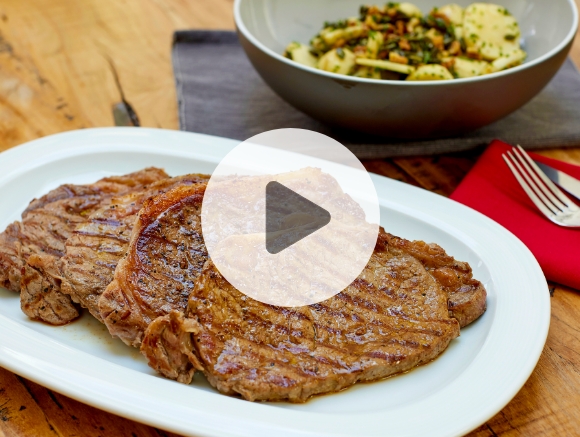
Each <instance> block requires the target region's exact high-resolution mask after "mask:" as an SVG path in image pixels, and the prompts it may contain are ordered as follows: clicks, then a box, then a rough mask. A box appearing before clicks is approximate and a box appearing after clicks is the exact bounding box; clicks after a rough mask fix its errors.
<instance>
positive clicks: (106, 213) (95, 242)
mask: <svg viewBox="0 0 580 437" xmlns="http://www.w3.org/2000/svg"><path fill="white" fill-rule="evenodd" d="M208 178H209V176H207V175H199V174H192V175H186V176H179V177H175V178H169V179H164V180H161V181H159V182H156V183H154V184H151V185H149V186H147V187H144V188H143V189H141V190H137V191H133V192H131V193H129V194H126V195H124V196H121V197H115V198H113V199H111V201H110V202H109V203H108V204H107V205H105V206H104V207H102V208H100V209H98V210H97V211H95V212H93V213H92V214H91V215H90V216H89V217H88V219H87V220H86V221H84V222H82V223H80V224H79V225H78V226H77V227H76V229H75V230H74V232H73V233H72V235H71V237H70V238H69V239H68V240H67V241H66V255H65V256H64V257H63V258H62V260H61V271H62V277H63V279H62V284H61V289H62V291H63V293H65V294H68V295H70V296H71V297H72V300H73V301H74V302H76V303H79V304H80V305H81V306H83V307H84V308H87V309H88V310H89V311H90V312H91V314H92V315H93V316H95V317H96V318H97V319H98V320H100V321H102V320H101V314H100V312H99V307H98V301H99V297H100V296H101V294H102V293H103V292H104V291H105V289H106V288H107V286H108V285H109V284H110V283H111V282H112V280H113V274H114V272H115V268H116V266H117V263H118V262H119V260H120V259H121V258H122V256H123V255H125V253H126V251H127V247H128V245H129V239H130V237H131V231H132V230H133V226H134V224H135V222H136V220H137V214H138V213H139V210H140V209H141V207H142V206H143V203H144V202H145V201H146V200H147V199H149V198H151V197H154V196H158V195H160V194H162V193H165V192H167V191H169V190H170V189H172V188H174V187H176V186H182V185H183V186H184V185H192V184H195V183H199V182H202V181H205V180H207V179H208Z"/></svg>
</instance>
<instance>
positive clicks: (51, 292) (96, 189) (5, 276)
mask: <svg viewBox="0 0 580 437" xmlns="http://www.w3.org/2000/svg"><path fill="white" fill-rule="evenodd" d="M167 177H168V176H167V174H166V173H165V172H164V171H163V170H160V169H156V168H149V169H145V170H142V171H139V172H136V173H132V174H129V175H126V176H119V177H109V178H104V179H101V180H100V181H98V182H96V183H94V184H90V185H63V186H61V187H59V188H57V189H55V190H53V191H51V192H50V193H48V194H46V195H45V196H43V197H41V198H40V199H35V200H33V201H32V202H31V203H30V205H29V207H28V208H27V209H26V211H24V213H23V214H22V221H21V222H15V223H13V224H12V225H10V226H9V227H8V228H7V230H6V231H5V232H4V233H3V234H2V235H1V236H0V284H2V285H4V286H6V287H7V288H9V289H11V290H13V291H21V307H22V310H23V311H24V313H25V314H27V315H28V316H29V317H31V318H33V319H37V320H42V321H45V322H47V323H50V324H54V325H61V324H65V323H68V322H70V321H71V320H73V319H75V318H76V317H77V316H78V311H77V308H76V307H75V306H74V304H73V303H72V302H71V300H70V298H69V297H68V296H66V295H64V294H62V293H61V291H60V269H59V265H58V264H59V263H58V260H59V258H60V257H62V256H63V255H64V250H65V247H64V243H65V241H66V239H67V238H68V237H69V236H70V235H71V232H72V230H73V229H74V227H75V226H76V225H77V224H78V223H81V222H83V221H85V220H86V217H87V216H88V215H89V214H90V213H91V212H92V211H94V210H95V209H97V208H99V207H101V206H102V205H103V204H105V203H106V202H108V201H110V199H111V198H112V197H113V196H115V195H121V194H125V193H128V192H130V191H132V190H135V189H140V188H142V187H143V186H144V185H147V184H150V183H153V182H156V181H158V180H161V179H164V178H167Z"/></svg>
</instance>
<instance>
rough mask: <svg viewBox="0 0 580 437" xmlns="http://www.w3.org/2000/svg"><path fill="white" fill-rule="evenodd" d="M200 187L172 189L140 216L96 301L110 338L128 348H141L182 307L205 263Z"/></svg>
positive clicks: (147, 204)
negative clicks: (162, 319)
mask: <svg viewBox="0 0 580 437" xmlns="http://www.w3.org/2000/svg"><path fill="white" fill-rule="evenodd" d="M205 187H206V183H199V184H195V185H189V186H179V187H176V188H174V189H172V190H170V191H168V192H167V193H164V194H161V195H159V196H157V197H154V198H152V199H149V200H147V201H146V202H145V203H144V205H143V208H142V209H141V211H140V212H139V215H138V218H137V222H136V224H135V227H134V229H133V233H132V236H131V242H130V246H129V249H128V251H127V255H126V256H125V257H124V258H123V259H121V261H120V262H119V264H118V265H117V269H116V270H115V275H114V280H113V282H111V284H110V285H109V286H108V287H107V289H106V290H105V292H104V293H103V294H102V295H101V297H100V299H99V311H100V314H101V318H102V320H103V322H104V323H105V324H106V326H107V328H108V329H109V332H110V333H111V334H112V335H113V336H117V337H119V338H120V339H121V340H123V341H124V342H125V343H126V344H128V345H133V346H139V345H140V344H141V339H142V337H143V333H144V332H145V329H147V326H148V325H149V323H151V321H152V320H154V319H156V318H157V317H159V316H163V315H166V314H168V313H169V312H170V311H171V310H174V309H177V310H180V311H183V310H184V309H185V307H186V305H187V299H188V296H189V294H190V292H191V290H192V289H193V286H194V283H195V281H196V279H197V277H198V276H199V273H200V272H201V269H202V267H203V265H204V263H205V262H206V260H207V258H208V255H207V250H206V248H205V244H204V241H203V237H202V235H201V220H200V213H201V204H202V199H203V194H204V192H205Z"/></svg>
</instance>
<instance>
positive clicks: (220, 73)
mask: <svg viewBox="0 0 580 437" xmlns="http://www.w3.org/2000/svg"><path fill="white" fill-rule="evenodd" d="M173 69H174V73H175V79H176V85H177V97H178V103H179V123H180V128H181V129H182V130H186V131H191V132H199V133H204V134H210V135H218V136H222V137H228V138H234V139H238V140H245V139H247V138H250V137H251V136H253V135H256V134H259V133H261V132H264V131H267V130H271V129H279V128H287V127H294V128H303V129H310V130H313V131H317V132H321V133H323V134H325V135H328V136H330V137H333V138H335V139H336V140H338V141H340V142H341V143H342V144H344V145H346V146H347V147H348V148H350V149H351V150H352V151H353V153H355V155H357V156H358V157H359V158H363V159H370V158H387V157H392V156H405V155H406V156H409V155H425V154H435V153H445V152H452V151H461V150H467V149H471V148H474V147H478V146H482V145H487V144H488V143H489V142H490V141H492V140H493V139H495V138H499V139H502V140H504V141H506V142H508V143H511V144H521V145H522V146H523V147H525V148H528V149H534V148H544V147H564V146H580V74H579V73H578V70H577V69H576V67H575V66H574V64H573V63H572V61H571V60H570V59H568V60H567V61H566V63H565V64H564V66H563V67H562V68H561V70H560V71H559V72H558V74H557V75H556V77H555V78H554V79H553V80H552V82H550V84H549V85H548V86H547V87H546V88H545V89H544V90H543V91H542V92H541V93H540V94H539V95H538V96H536V97H535V98H534V99H533V100H532V101H531V102H530V103H528V104H527V105H525V106H524V107H523V108H521V109H520V110H518V111H516V112H515V113H513V114H511V115H509V116H508V117H506V118H504V119H502V120H500V121H498V122H496V123H494V124H492V125H490V126H486V127H484V128H481V129H479V130H477V131H474V132H471V133H469V134H466V135H463V136H460V137H455V138H445V139H437V140H429V141H423V140H422V141H402V140H389V139H385V138H377V137H370V136H366V135H362V134H360V133H356V132H347V131H341V130H337V129H336V128H332V127H329V126H327V125H324V124H322V123H320V122H318V121H316V120H314V119H313V118H311V117H309V116H307V115H305V114H303V113H302V112H300V111H298V110H297V109H295V108H294V107H292V106H290V105H289V104H288V103H286V102H285V101H284V100H282V99H281V98H280V97H278V95H276V94H275V93H274V92H273V91H272V90H271V89H270V88H269V87H268V85H266V84H265V83H264V81H263V80H262V79H261V78H260V76H259V75H258V73H257V72H256V71H255V70H254V68H253V67H252V65H251V64H250V62H249V60H248V59H247V58H246V55H245V53H244V51H243V49H242V48H241V46H240V44H239V42H238V38H237V36H236V34H235V32H226V31H180V32H176V33H175V35H174V45H173Z"/></svg>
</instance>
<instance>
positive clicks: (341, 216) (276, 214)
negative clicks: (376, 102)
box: [201, 129, 380, 307]
mask: <svg viewBox="0 0 580 437" xmlns="http://www.w3.org/2000/svg"><path fill="white" fill-rule="evenodd" d="M379 221H380V209H379V203H378V198H377V194H376V191H375V187H374V184H373V182H372V180H371V178H370V176H369V174H368V173H367V172H366V170H365V169H364V167H363V166H362V164H361V163H360V161H359V160H358V159H357V158H356V157H355V156H354V155H353V154H352V153H351V152H350V151H349V150H348V149H347V148H346V147H344V146H343V145H341V144H340V143H338V142H337V141H335V140H333V139H332V138H329V137H327V136H325V135H322V134H319V133H316V132H312V131H308V130H303V129H279V130H274V131H269V132H265V133H262V134H259V135H256V136H254V137H252V138H250V139H248V140H246V141H244V142H243V143H241V144H239V145H237V146H235V147H233V148H232V149H231V150H229V152H228V153H227V154H226V155H225V157H224V158H223V159H222V160H221V162H220V163H219V164H218V165H217V167H216V169H215V170H214V172H213V173H212V176H211V179H210V180H209V182H208V184H207V188H206V191H205V194H204V199H203V205H202V211H201V225H202V230H203V237H204V241H205V244H206V247H207V250H208V253H209V255H210V257H211V259H212V261H213V263H214V265H215V266H216V268H217V269H218V270H219V271H220V273H221V274H222V275H223V277H224V278H225V279H226V280H227V281H228V282H230V283H231V284H232V285H233V286H234V287H236V288H237V289H238V290H239V291H240V292H242V293H244V294H245V295H246V296H248V297H249V298H252V299H256V300H258V301H260V302H263V303H266V304H270V305H276V306H284V307H300V306H303V305H311V304H316V303H319V302H322V301H324V300H326V299H329V298H331V297H332V296H334V295H336V294H338V293H340V291H342V290H343V289H345V288H346V287H348V285H350V284H351V283H352V282H353V281H355V280H356V279H357V278H359V276H360V275H361V272H363V269H364V268H365V266H366V265H367V263H368V261H369V259H370V257H371V256H372V253H373V250H374V247H375V244H376V240H377V235H378V232H379ZM363 276H364V274H363ZM360 280H364V277H361V278H360Z"/></svg>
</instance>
